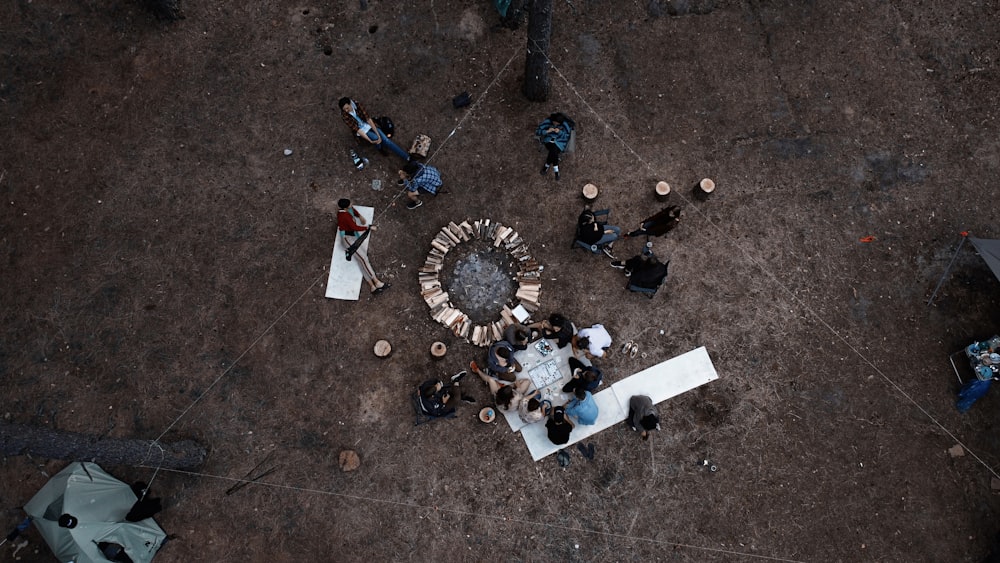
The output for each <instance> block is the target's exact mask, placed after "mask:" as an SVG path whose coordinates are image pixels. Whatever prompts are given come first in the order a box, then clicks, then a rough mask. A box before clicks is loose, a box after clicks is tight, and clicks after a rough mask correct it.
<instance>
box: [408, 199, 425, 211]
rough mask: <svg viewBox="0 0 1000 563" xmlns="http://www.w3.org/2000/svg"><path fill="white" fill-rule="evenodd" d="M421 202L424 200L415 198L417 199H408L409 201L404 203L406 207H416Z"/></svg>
mask: <svg viewBox="0 0 1000 563" xmlns="http://www.w3.org/2000/svg"><path fill="white" fill-rule="evenodd" d="M423 204H424V202H422V201H420V200H419V199H417V200H413V201H410V202H409V203H407V204H406V208H407V209H416V208H418V207H420V206H421V205H423Z"/></svg>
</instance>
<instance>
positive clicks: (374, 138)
mask: <svg viewBox="0 0 1000 563" xmlns="http://www.w3.org/2000/svg"><path fill="white" fill-rule="evenodd" d="M337 107H339V108H340V118H341V119H342V120H343V121H344V123H345V124H346V125H347V126H348V127H349V128H350V129H351V131H352V132H354V135H355V136H356V138H357V139H358V142H359V143H360V142H361V141H362V140H364V141H367V142H369V143H371V144H373V145H375V148H377V149H378V150H379V152H380V153H382V154H389V153H388V151H392V152H394V153H396V155H398V156H399V157H400V158H402V159H403V160H406V161H409V160H410V154H409V153H408V152H406V151H404V150H403V149H402V148H400V147H399V145H397V144H396V143H393V142H392V141H390V140H389V136H388V135H386V134H385V132H384V131H382V130H381V129H379V127H378V125H376V123H375V120H373V119H372V117H371V115H369V114H368V111H366V110H365V108H364V106H362V105H361V104H359V103H358V102H356V101H354V100H352V99H351V98H340V100H338V101H337Z"/></svg>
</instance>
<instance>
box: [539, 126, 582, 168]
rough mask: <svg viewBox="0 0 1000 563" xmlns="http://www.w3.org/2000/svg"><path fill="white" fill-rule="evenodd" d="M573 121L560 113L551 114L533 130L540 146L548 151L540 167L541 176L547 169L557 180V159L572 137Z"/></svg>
mask: <svg viewBox="0 0 1000 563" xmlns="http://www.w3.org/2000/svg"><path fill="white" fill-rule="evenodd" d="M574 125H575V124H574V123H573V120H572V119H570V118H568V117H566V116H565V115H564V114H562V113H553V114H551V115H549V116H548V117H547V118H545V120H544V121H542V122H541V123H539V124H538V128H537V129H535V136H536V137H538V140H540V141H541V142H542V145H543V146H544V147H545V149H546V150H548V151H549V154H548V156H547V157H546V159H545V164H544V165H543V166H542V176H544V175H545V174H546V173H547V172H548V171H549V167H551V168H552V171H553V172H554V173H555V178H556V180H558V179H559V157H560V155H562V153H563V151H565V150H566V145H568V144H569V140H570V137H571V136H572V135H573V127H574Z"/></svg>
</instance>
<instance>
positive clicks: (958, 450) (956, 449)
mask: <svg viewBox="0 0 1000 563" xmlns="http://www.w3.org/2000/svg"><path fill="white" fill-rule="evenodd" d="M948 453H949V454H951V457H963V456H964V455H965V449H964V448H963V447H962V445H961V444H955V445H954V446H952V447H950V448H948Z"/></svg>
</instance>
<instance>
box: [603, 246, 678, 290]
mask: <svg viewBox="0 0 1000 563" xmlns="http://www.w3.org/2000/svg"><path fill="white" fill-rule="evenodd" d="M669 265H670V261H669V260H668V261H666V262H660V260H659V259H658V258H657V257H656V255H655V254H653V252H652V251H650V250H649V248H646V249H644V250H643V251H642V254H636V255H635V256H633V257H631V258H629V259H628V260H626V261H624V262H622V261H614V262H612V263H611V267H613V268H618V269H621V270H625V275H626V276H627V277H628V284H627V285H626V287H627V288H628V289H632V286H635V287H639V288H642V289H657V288H659V287H660V285H661V284H662V283H663V280H665V279H667V269H668V267H669Z"/></svg>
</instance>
